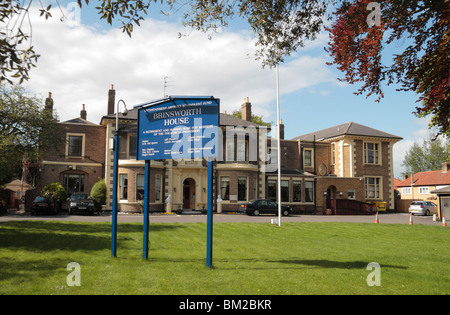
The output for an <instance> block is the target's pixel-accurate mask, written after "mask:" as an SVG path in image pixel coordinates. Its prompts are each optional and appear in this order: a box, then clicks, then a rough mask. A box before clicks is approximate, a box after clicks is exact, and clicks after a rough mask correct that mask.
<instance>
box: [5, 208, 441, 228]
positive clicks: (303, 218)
mask: <svg viewBox="0 0 450 315" xmlns="http://www.w3.org/2000/svg"><path fill="white" fill-rule="evenodd" d="M277 218H278V217H277V216H273V215H259V216H248V215H245V214H214V222H254V223H271V220H272V219H277ZM409 218H410V216H409V214H408V213H383V214H380V215H379V219H378V220H379V223H380V224H382V223H389V224H408V223H409ZM12 220H56V221H75V222H111V214H109V213H108V214H104V215H92V216H89V215H68V214H67V213H63V214H58V215H39V216H31V215H30V214H29V213H24V212H23V211H13V210H9V211H8V214H7V215H4V216H0V222H7V221H12ZM412 220H413V224H425V225H441V222H440V221H433V216H417V215H414V216H413V217H412ZM118 222H119V223H133V222H135V223H140V222H143V216H142V214H118ZM195 222H205V223H206V215H201V214H198V215H177V214H162V213H152V214H150V223H195ZM281 222H282V223H283V222H354V223H374V222H375V215H337V216H335V215H292V216H289V217H281Z"/></svg>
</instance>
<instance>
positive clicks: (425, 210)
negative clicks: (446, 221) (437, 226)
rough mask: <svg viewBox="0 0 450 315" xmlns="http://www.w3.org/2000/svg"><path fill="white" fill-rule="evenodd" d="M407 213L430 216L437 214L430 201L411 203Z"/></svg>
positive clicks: (435, 206) (434, 206)
mask: <svg viewBox="0 0 450 315" xmlns="http://www.w3.org/2000/svg"><path fill="white" fill-rule="evenodd" d="M408 211H409V213H412V214H422V215H430V214H431V213H433V214H434V213H437V205H436V204H435V203H434V202H431V201H413V202H412V203H411V205H410V206H409V209H408Z"/></svg>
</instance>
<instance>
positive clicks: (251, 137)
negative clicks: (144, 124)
mask: <svg viewBox="0 0 450 315" xmlns="http://www.w3.org/2000/svg"><path fill="white" fill-rule="evenodd" d="M115 104H116V99H115V90H114V88H113V86H111V88H110V90H109V91H108V102H107V111H106V115H105V116H103V117H102V119H101V121H100V124H99V125H97V124H94V123H90V122H88V121H87V120H86V117H85V116H83V115H85V114H84V113H83V111H84V108H83V110H82V112H81V115H80V116H81V117H80V118H76V119H73V120H70V121H66V122H64V123H62V124H65V126H66V127H67V144H66V147H65V150H64V151H63V152H62V153H61V152H60V153H58V154H56V155H53V156H52V158H49V159H47V160H46V161H44V163H43V164H44V169H43V172H44V176H43V180H44V181H47V182H50V181H54V180H57V181H60V182H61V183H63V184H64V186H65V187H66V189H67V190H68V192H69V193H70V192H73V191H77V190H79V191H82V190H84V191H86V192H89V191H90V188H91V187H92V185H93V183H95V182H96V181H97V180H98V178H101V177H104V178H105V182H106V185H107V204H106V208H107V209H111V207H112V184H113V177H112V173H113V160H114V159H113V137H114V133H115V123H116V114H115V113H114V111H115ZM251 107H252V105H251V103H250V101H249V99H248V98H246V99H245V100H244V103H243V104H242V106H241V111H242V119H239V118H236V117H233V116H230V115H227V114H226V113H221V114H220V116H219V125H220V128H221V130H222V133H223V141H222V142H221V148H222V152H221V153H220V156H219V159H218V161H217V162H216V163H215V168H214V187H213V191H214V194H215V196H218V195H220V196H221V198H222V200H223V202H222V206H221V208H222V211H236V210H238V208H239V205H240V204H241V203H243V202H247V201H250V200H252V199H257V198H268V199H276V198H277V189H278V183H277V180H278V177H277V170H276V168H274V167H273V166H274V165H276V157H277V149H276V145H274V144H275V140H273V139H272V138H271V137H270V134H271V132H270V129H267V128H266V127H262V126H259V125H257V124H255V123H253V122H251V112H252V108H251ZM118 118H119V119H118V120H119V140H120V145H119V169H118V189H119V191H118V194H117V195H118V199H119V202H118V207H119V210H121V211H137V210H141V209H142V207H143V204H142V203H143V191H144V161H139V160H136V129H137V109H132V110H129V112H128V114H127V115H126V116H123V115H122V114H119V115H118ZM284 128H285V126H284V125H283V124H282V123H281V122H280V138H281V142H280V147H281V152H280V157H281V161H280V163H281V183H280V185H281V200H282V202H283V204H287V205H290V206H291V207H292V208H293V209H294V211H297V212H308V213H312V212H317V211H324V210H326V209H332V210H336V209H338V208H339V206H338V204H340V205H341V207H342V204H344V205H347V204H349V203H345V202H344V203H342V202H339V201H351V202H374V201H378V202H385V203H386V206H387V208H389V209H393V208H394V207H395V205H394V188H393V158H392V147H393V145H394V144H395V143H396V142H397V141H399V140H401V138H400V137H397V136H394V135H391V134H388V133H385V132H382V131H379V130H375V129H372V128H369V127H366V126H363V125H360V124H356V123H353V122H349V123H346V124H342V125H338V126H335V127H331V128H327V129H324V130H319V131H316V132H313V133H309V134H306V135H302V136H298V137H296V138H294V139H291V140H287V139H284ZM230 133H232V135H231V136H230ZM227 135H228V137H227ZM230 139H232V140H230ZM255 150H256V151H255ZM255 152H256V153H255ZM264 154H265V155H264ZM264 156H267V157H270V159H268V158H262V157H264ZM150 167H151V170H150V196H149V197H150V211H177V210H182V209H192V210H202V209H205V208H206V203H207V195H206V192H207V186H206V185H207V167H206V161H205V160H203V159H197V160H178V161H176V160H155V161H151V163H150ZM335 213H336V212H335Z"/></svg>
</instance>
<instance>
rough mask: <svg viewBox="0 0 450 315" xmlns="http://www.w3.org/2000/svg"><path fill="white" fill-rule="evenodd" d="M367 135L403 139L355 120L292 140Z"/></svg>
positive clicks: (317, 139)
mask: <svg viewBox="0 0 450 315" xmlns="http://www.w3.org/2000/svg"><path fill="white" fill-rule="evenodd" d="M345 135H349V136H365V137H374V138H390V139H396V140H401V139H402V138H401V137H398V136H395V135H392V134H389V133H387V132H384V131H380V130H377V129H373V128H370V127H367V126H364V125H360V124H357V123H354V122H348V123H345V124H342V125H338V126H334V127H330V128H326V129H322V130H319V131H315V132H311V133H307V134H305V135H302V136H298V137H295V138H293V139H292V140H309V141H313V140H314V136H316V141H319V140H325V139H330V138H335V137H339V136H345Z"/></svg>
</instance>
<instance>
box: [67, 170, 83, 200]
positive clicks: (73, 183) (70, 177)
mask: <svg viewBox="0 0 450 315" xmlns="http://www.w3.org/2000/svg"><path fill="white" fill-rule="evenodd" d="M63 186H64V188H65V190H66V191H67V193H68V194H69V195H71V194H73V193H77V192H84V175H81V174H64V175H63Z"/></svg>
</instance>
